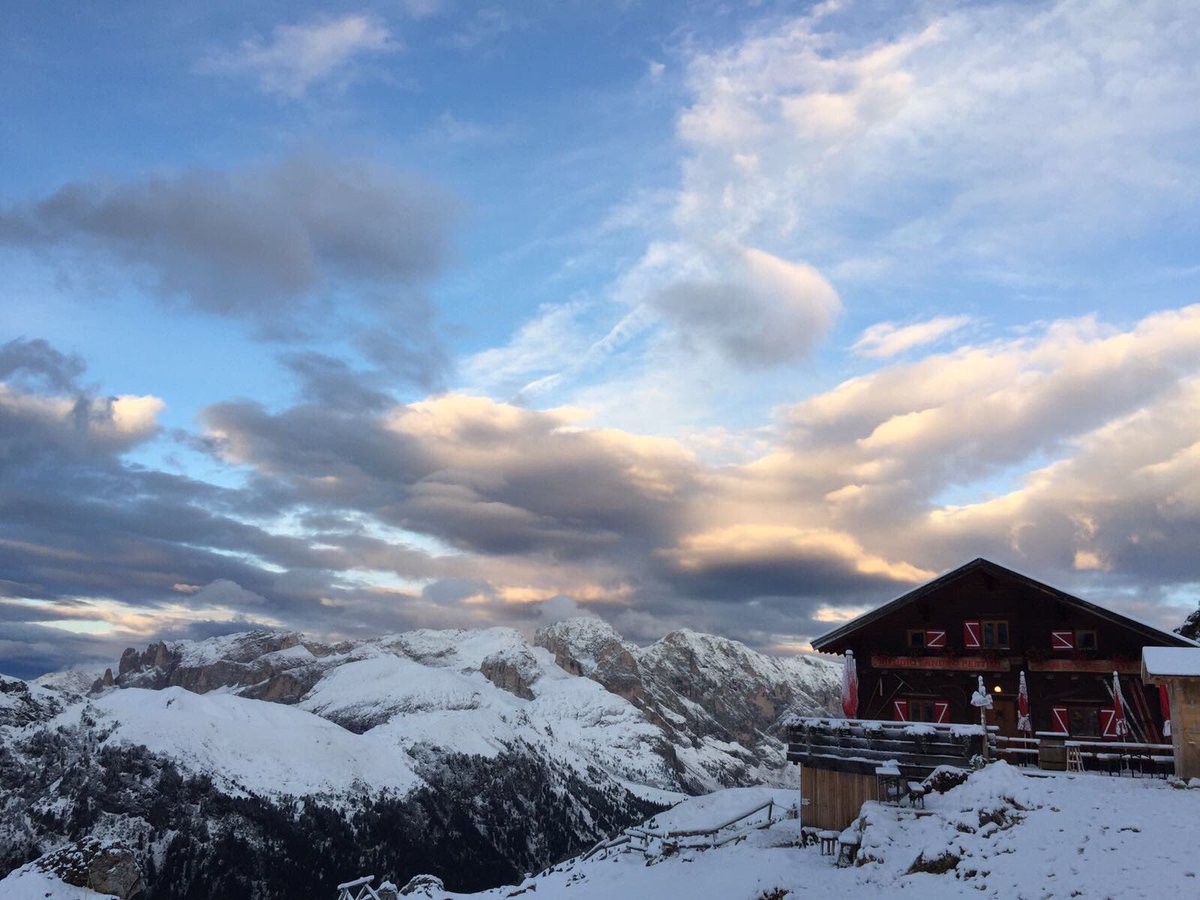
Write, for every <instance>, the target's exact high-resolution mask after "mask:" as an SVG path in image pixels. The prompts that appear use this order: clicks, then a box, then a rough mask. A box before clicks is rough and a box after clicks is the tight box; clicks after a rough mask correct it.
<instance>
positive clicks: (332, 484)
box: [0, 0, 1200, 671]
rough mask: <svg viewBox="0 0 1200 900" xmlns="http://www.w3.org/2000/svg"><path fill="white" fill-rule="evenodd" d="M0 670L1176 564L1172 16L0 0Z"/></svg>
mask: <svg viewBox="0 0 1200 900" xmlns="http://www.w3.org/2000/svg"><path fill="white" fill-rule="evenodd" d="M6 18H7V21H6V27H5V28H4V29H3V33H2V34H0V57H2V58H3V63H4V70H5V72H6V76H5V78H4V79H3V80H2V82H0V109H2V111H3V115H2V116H0V162H2V163H3V165H4V171H5V176H6V177H5V178H4V180H3V184H2V187H0V266H2V267H3V272H4V275H5V278H4V286H5V299H4V302H3V303H2V304H0V346H2V347H3V354H0V381H3V387H2V391H0V412H2V413H3V416H2V418H0V424H2V425H3V428H4V431H5V441H6V442H5V443H3V444H0V446H2V447H4V448H5V449H4V450H3V451H2V452H0V490H2V491H3V494H2V495H0V499H2V500H3V504H2V505H0V524H3V526H4V531H5V532H7V533H8V537H7V538H6V539H5V541H4V543H3V544H0V547H3V548H5V549H4V550H3V553H2V554H0V589H2V592H3V599H0V603H2V604H3V606H2V615H0V659H2V658H3V657H5V656H10V658H11V661H10V663H9V664H8V665H7V668H8V669H9V670H10V671H16V670H18V669H19V670H20V671H34V670H37V669H40V668H45V667H47V666H55V665H59V664H62V663H63V662H64V661H69V660H72V659H92V658H106V657H107V655H111V648H112V647H113V646H118V645H123V644H125V643H134V642H142V641H144V640H147V639H149V638H150V637H153V636H156V635H160V634H161V635H203V634H208V633H216V632H219V631H222V630H229V629H231V628H240V627H247V626H248V625H251V624H266V625H272V626H282V627H295V628H302V629H308V630H311V631H317V632H321V633H327V634H359V633H366V632H370V631H378V630H381V629H399V628H405V627H412V626H417V625H433V626H447V625H463V624H484V623H498V624H512V625H516V626H518V627H532V626H533V625H535V624H537V623H539V622H544V621H546V620H548V619H550V618H554V617H558V616H561V615H565V614H570V613H573V612H579V611H586V612H591V613H594V614H598V615H602V616H604V617H606V618H608V619H610V620H612V621H613V622H614V623H615V624H617V625H618V627H620V628H622V629H623V630H624V631H626V632H627V633H629V634H630V635H631V636H633V637H635V638H638V639H649V638H652V637H654V636H657V635H659V634H661V633H663V632H664V631H666V630H667V629H669V628H673V627H678V626H679V625H691V626H693V627H697V628H705V629H710V630H714V631H719V632H724V633H728V634H731V635H732V636H735V637H738V638H741V639H744V640H747V641H749V642H751V643H753V644H756V645H758V646H765V647H774V648H780V649H790V648H796V647H802V646H804V645H805V643H806V641H807V639H808V638H809V637H812V636H814V635H815V634H818V633H820V632H821V631H823V630H825V629H826V628H827V627H830V623H834V622H837V621H839V618H840V617H845V616H847V615H850V614H851V613H852V612H853V611H855V610H857V609H861V608H862V607H863V606H866V605H873V604H875V603H878V602H882V601H884V600H887V599H890V598H891V597H893V596H895V595H897V594H899V593H901V592H902V591H903V590H905V589H907V588H908V587H909V586H911V585H912V584H914V583H919V582H920V581H921V580H924V579H925V578H927V577H931V576H932V574H934V573H936V572H939V571H943V570H945V569H946V568H949V567H951V566H953V565H955V564H957V563H960V562H963V561H965V560H966V559H969V558H971V557H974V556H977V555H987V556H990V557H992V558H996V559H997V561H999V562H1002V563H1006V564H1008V565H1012V566H1014V567H1016V568H1018V569H1021V570H1023V571H1026V572H1028V573H1029V574H1031V575H1033V576H1035V577H1041V578H1043V579H1045V580H1047V581H1050V582H1052V583H1054V584H1056V585H1058V586H1061V587H1064V588H1066V589H1068V590H1076V591H1078V592H1080V593H1082V594H1084V595H1085V596H1087V597H1089V598H1090V599H1094V600H1098V601H1100V602H1110V603H1112V604H1113V605H1114V606H1117V607H1118V608H1121V609H1123V610H1124V611H1126V612H1129V613H1132V614H1136V615H1139V616H1143V617H1145V618H1147V619H1148V620H1150V621H1152V622H1153V623H1154V624H1157V625H1162V626H1168V627H1169V626H1173V625H1175V624H1177V623H1178V622H1179V621H1180V620H1181V619H1182V617H1183V615H1185V614H1186V613H1187V612H1189V611H1190V610H1191V608H1194V607H1195V605H1196V602H1197V599H1198V590H1197V587H1196V586H1197V584H1198V583H1200V572H1198V571H1197V569H1196V564H1195V561H1194V557H1195V552H1194V551H1195V547H1196V541H1197V539H1198V538H1200V500H1198V499H1197V496H1196V493H1195V487H1194V484H1195V483H1197V482H1196V479H1195V476H1196V475H1197V474H1200V472H1198V471H1197V469H1198V468H1200V462H1198V460H1197V455H1198V452H1197V449H1196V448H1197V447H1198V446H1200V432H1198V431H1197V426H1196V425H1195V423H1196V422H1197V421H1200V419H1198V418H1197V417H1196V416H1195V415H1194V413H1195V412H1197V411H1200V380H1198V377H1200V310H1198V309H1197V307H1196V306H1195V305H1194V304H1196V303H1197V301H1198V300H1200V257H1198V254H1197V248H1198V247H1200V225H1198V224H1197V223H1200V216H1198V215H1197V213H1198V212H1200V187H1198V185H1200V178H1197V174H1198V172H1200V150H1198V149H1197V148H1198V147H1200V140H1198V139H1200V107H1198V105H1197V104H1196V102H1195V85H1196V84H1197V83H1200V82H1198V80H1197V79H1198V77H1200V64H1198V63H1197V60H1198V59H1200V52H1198V51H1200V15H1197V13H1196V11H1195V9H1194V8H1193V7H1192V5H1191V4H1189V3H1186V2H1155V3H1150V4H1145V5H1139V6H1138V7H1137V8H1136V9H1135V8H1129V7H1127V6H1126V5H1124V4H1116V3H1113V4H1107V3H1095V2H1088V3H1083V2H1066V0H1063V2H1044V3H1003V2H997V3H920V4H912V5H903V6H902V5H897V4H891V3H864V2H829V3H823V4H819V5H805V4H788V3H771V2H761V3H750V4H733V3H717V2H712V3H707V2H704V3H702V2H697V3H638V2H614V3H574V2H568V3H556V4H550V3H544V4H543V3H536V2H530V3H522V4H507V5H506V4H471V3H465V2H456V0H408V2H403V0H394V2H390V3H369V2H368V3H346V4H292V3H289V4H284V3H236V4H235V3H209V4H205V5H204V6H203V8H198V9H184V8H178V7H176V8H168V7H164V6H163V5H162V4H154V3H123V4H113V5H110V7H109V8H104V9H101V8H87V7H80V6H79V5H77V4H55V3H44V4H26V5H23V6H21V7H20V8H19V9H15V10H13V11H11V12H10V13H9V15H8V16H7V17H6Z"/></svg>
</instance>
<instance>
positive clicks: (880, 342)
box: [851, 316, 971, 358]
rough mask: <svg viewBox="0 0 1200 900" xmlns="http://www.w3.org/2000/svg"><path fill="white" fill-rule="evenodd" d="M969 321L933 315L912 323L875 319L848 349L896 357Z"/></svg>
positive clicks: (860, 353) (960, 317)
mask: <svg viewBox="0 0 1200 900" xmlns="http://www.w3.org/2000/svg"><path fill="white" fill-rule="evenodd" d="M970 321H971V317H970V316H935V317H934V318H932V319H926V320H925V321H924V322H914V323H913V324H912V325H897V324H896V323H895V322H879V323H877V324H875V325H872V326H871V327H870V328H867V329H866V330H864V331H863V333H862V335H861V336H860V337H859V339H858V340H857V341H855V342H854V346H853V347H852V348H851V349H852V350H853V351H854V352H855V353H857V354H858V355H859V356H870V357H877V358H878V357H888V356H896V355H897V354H899V353H903V352H905V351H906V350H911V349H912V348H913V347H920V346H923V345H925V344H931V343H933V342H934V341H936V340H939V339H941V338H943V337H945V336H946V335H948V334H950V333H952V332H955V331H958V329H960V328H962V327H963V326H964V325H966V324H968V323H969V322H970Z"/></svg>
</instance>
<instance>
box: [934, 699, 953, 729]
mask: <svg viewBox="0 0 1200 900" xmlns="http://www.w3.org/2000/svg"><path fill="white" fill-rule="evenodd" d="M933 712H934V715H935V718H936V719H937V723H938V724H939V725H943V724H945V723H947V722H949V721H950V704H949V703H947V702H946V701H945V700H935V701H933Z"/></svg>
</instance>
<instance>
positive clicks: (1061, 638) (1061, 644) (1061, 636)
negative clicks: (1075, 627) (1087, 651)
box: [1050, 631, 1075, 650]
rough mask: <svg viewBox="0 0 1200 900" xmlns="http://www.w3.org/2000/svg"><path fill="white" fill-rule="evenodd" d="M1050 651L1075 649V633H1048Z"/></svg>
mask: <svg viewBox="0 0 1200 900" xmlns="http://www.w3.org/2000/svg"><path fill="white" fill-rule="evenodd" d="M1050 649H1051V650H1074V649H1075V632H1073V631H1052V632H1050Z"/></svg>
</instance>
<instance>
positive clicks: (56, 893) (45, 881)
mask: <svg viewBox="0 0 1200 900" xmlns="http://www.w3.org/2000/svg"><path fill="white" fill-rule="evenodd" d="M0 897H2V898H3V900H116V898H115V897H113V895H112V894H98V893H96V892H95V891H89V890H88V889H87V888H81V887H75V886H74V885H71V884H66V883H65V882H62V881H60V880H59V879H57V878H55V877H54V876H53V875H48V874H46V873H45V872H40V871H38V870H37V869H36V868H34V866H33V865H32V863H31V864H30V865H27V866H22V867H21V868H19V869H16V870H15V871H13V872H10V873H9V875H8V877H6V878H0Z"/></svg>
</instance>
